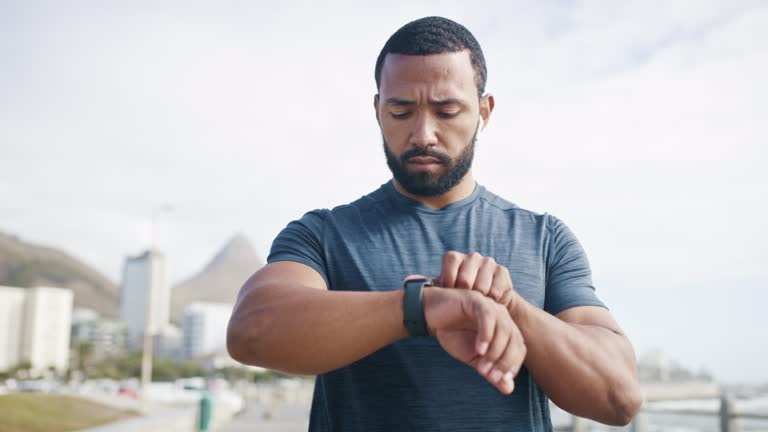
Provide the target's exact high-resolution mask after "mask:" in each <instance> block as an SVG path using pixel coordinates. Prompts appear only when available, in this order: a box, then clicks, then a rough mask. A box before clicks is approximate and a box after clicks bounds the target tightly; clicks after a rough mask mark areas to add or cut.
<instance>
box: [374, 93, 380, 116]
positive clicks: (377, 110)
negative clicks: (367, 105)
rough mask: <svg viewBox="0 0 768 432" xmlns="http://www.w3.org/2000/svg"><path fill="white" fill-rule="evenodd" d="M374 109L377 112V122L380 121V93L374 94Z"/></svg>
mask: <svg viewBox="0 0 768 432" xmlns="http://www.w3.org/2000/svg"><path fill="white" fill-rule="evenodd" d="M373 109H374V111H375V112H376V123H379V94H378V93H376V94H375V95H373Z"/></svg>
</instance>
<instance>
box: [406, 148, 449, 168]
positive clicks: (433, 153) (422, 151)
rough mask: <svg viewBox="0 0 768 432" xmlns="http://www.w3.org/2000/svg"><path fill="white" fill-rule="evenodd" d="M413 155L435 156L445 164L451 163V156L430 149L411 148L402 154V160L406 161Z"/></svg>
mask: <svg viewBox="0 0 768 432" xmlns="http://www.w3.org/2000/svg"><path fill="white" fill-rule="evenodd" d="M412 157H433V158H435V159H437V160H438V161H440V163H441V164H443V165H450V163H451V157H450V156H448V155H446V154H444V153H440V152H436V151H434V150H429V149H418V148H417V149H411V150H408V151H406V152H405V153H403V154H402V155H400V162H402V163H406V162H408V159H410V158H412Z"/></svg>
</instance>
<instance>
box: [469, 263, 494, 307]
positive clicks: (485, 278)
mask: <svg viewBox="0 0 768 432" xmlns="http://www.w3.org/2000/svg"><path fill="white" fill-rule="evenodd" d="M496 267H498V266H497V265H496V261H494V259H493V258H491V257H482V258H481V259H480V268H479V269H478V270H477V277H475V283H474V284H473V285H472V290H473V291H477V292H480V293H482V294H483V295H486V296H487V295H489V294H490V293H491V289H492V287H493V281H494V280H495V277H494V272H495V271H496ZM494 300H496V299H494Z"/></svg>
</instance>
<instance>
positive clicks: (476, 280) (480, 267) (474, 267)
mask: <svg viewBox="0 0 768 432" xmlns="http://www.w3.org/2000/svg"><path fill="white" fill-rule="evenodd" d="M436 282H438V283H437V285H439V286H441V287H445V288H462V289H467V290H471V291H477V292H479V293H481V294H483V295H485V296H488V297H490V298H492V299H493V300H495V301H496V302H497V303H500V304H502V305H504V306H505V307H506V308H507V309H508V310H509V311H513V310H514V309H515V306H516V305H517V303H518V302H519V298H520V296H519V295H518V294H517V292H516V291H515V290H514V287H513V286H512V277H511V276H510V275H509V270H507V268H506V267H504V266H502V265H499V264H497V263H496V261H495V260H494V259H493V258H491V257H486V256H482V255H480V254H479V253H477V252H473V253H471V254H463V253H460V252H455V251H450V252H447V253H446V254H445V255H443V269H442V272H441V273H440V277H439V278H438V279H437V280H436Z"/></svg>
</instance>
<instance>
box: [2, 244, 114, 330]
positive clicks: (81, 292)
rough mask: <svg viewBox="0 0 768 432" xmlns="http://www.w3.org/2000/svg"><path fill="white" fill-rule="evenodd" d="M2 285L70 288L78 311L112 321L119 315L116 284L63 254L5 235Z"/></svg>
mask: <svg viewBox="0 0 768 432" xmlns="http://www.w3.org/2000/svg"><path fill="white" fill-rule="evenodd" d="M0 285H6V286H15V287H21V288H31V287H36V286H53V287H60V288H69V289H71V290H72V291H73V293H74V305H75V307H83V308H90V309H93V310H95V311H96V312H98V313H99V314H101V315H102V316H105V317H109V318H115V317H117V314H118V305H119V294H118V290H117V286H116V285H115V283H114V282H112V281H110V280H109V279H107V278H106V277H105V276H104V275H102V274H101V273H99V272H98V271H96V270H94V269H93V268H92V267H90V266H88V265H87V264H85V263H83V262H81V261H79V260H78V259H76V258H73V257H72V256H70V255H68V254H66V253H64V252H62V251H60V250H57V249H54V248H49V247H45V246H39V245H34V244H30V243H26V242H24V241H22V240H21V239H19V238H18V237H16V236H13V235H9V234H4V233H2V232H0Z"/></svg>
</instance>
